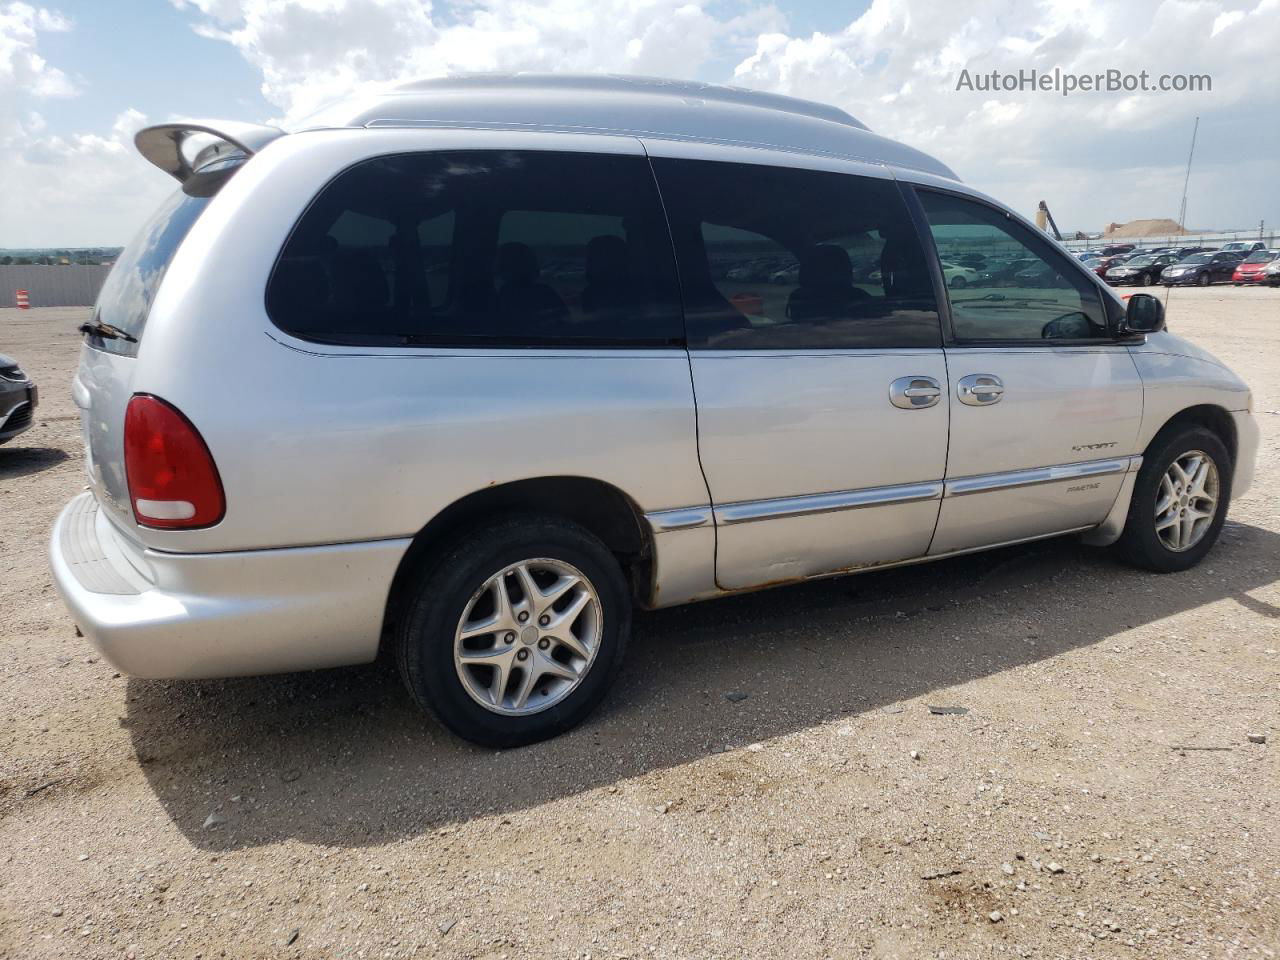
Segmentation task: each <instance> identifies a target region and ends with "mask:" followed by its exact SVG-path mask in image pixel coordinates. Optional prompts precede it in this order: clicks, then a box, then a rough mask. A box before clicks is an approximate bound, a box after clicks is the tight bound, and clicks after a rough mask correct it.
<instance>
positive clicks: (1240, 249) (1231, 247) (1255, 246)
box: [1218, 240, 1267, 254]
mask: <svg viewBox="0 0 1280 960" xmlns="http://www.w3.org/2000/svg"><path fill="white" fill-rule="evenodd" d="M1266 247H1267V245H1266V244H1265V243H1263V242H1262V241H1261V240H1253V241H1249V240H1233V241H1231V242H1230V243H1224V244H1223V245H1222V246H1220V247H1219V248H1218V250H1219V251H1220V252H1222V253H1242V254H1250V253H1253V251H1255V250H1265V249H1266Z"/></svg>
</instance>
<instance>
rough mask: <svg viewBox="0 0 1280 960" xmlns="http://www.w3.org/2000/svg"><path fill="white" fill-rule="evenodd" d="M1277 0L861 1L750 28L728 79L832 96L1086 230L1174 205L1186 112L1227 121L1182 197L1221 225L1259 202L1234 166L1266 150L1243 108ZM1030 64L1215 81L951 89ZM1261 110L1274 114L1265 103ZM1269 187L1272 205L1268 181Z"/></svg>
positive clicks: (964, 173)
mask: <svg viewBox="0 0 1280 960" xmlns="http://www.w3.org/2000/svg"><path fill="white" fill-rule="evenodd" d="M1278 11H1280V3H1277V0H1262V2H1256V0H1255V2H1248V0H1221V2H1218V0H1133V2H1129V3H1126V4H1123V5H1121V4H1113V3H1103V2H1100V0H1045V2H1042V3H1027V2H1025V0H993V2H990V0H989V2H987V3H985V4H984V5H983V8H982V11H981V14H980V15H978V14H975V13H974V12H972V8H971V7H969V6H968V5H964V4H955V3H948V2H936V0H874V2H873V3H872V5H871V7H870V8H869V9H868V10H867V11H866V12H865V13H864V14H863V15H862V16H861V17H859V18H858V19H856V20H854V21H853V22H852V23H850V24H849V25H848V27H846V28H845V29H844V30H842V31H840V32H839V33H836V34H831V35H825V34H814V35H813V36H811V37H791V36H781V35H776V34H774V35H767V36H762V37H760V38H759V40H758V42H757V47H756V50H755V53H754V54H753V55H752V56H750V57H748V58H745V59H744V60H743V61H742V62H741V63H740V64H739V65H738V67H737V69H736V70H735V73H734V81H735V82H737V83H740V84H743V85H745V86H751V87H756V88H759V89H765V90H772V91H777V92H782V93H789V94H793V95H795V96H800V97H806V98H810V99H815V100H823V101H826V102H830V103H835V104H838V105H840V106H842V107H845V108H846V109H848V110H849V111H850V112H851V113H852V114H853V115H854V116H856V117H858V118H859V119H860V120H862V121H863V122H864V123H867V124H868V125H869V126H870V127H871V128H872V129H873V130H877V131H879V132H883V133H885V134H887V135H889V136H892V137H894V138H897V139H902V140H905V141H906V142H908V143H911V144H912V145H914V146H917V147H920V148H921V149H923V150H925V151H927V152H931V153H935V154H936V155H938V156H939V157H940V158H942V159H943V160H945V161H946V162H947V163H948V164H949V165H950V166H952V168H953V169H955V170H957V172H958V173H959V174H960V175H961V177H963V178H964V179H966V180H967V181H969V182H971V183H974V184H975V185H976V186H979V187H980V188H982V189H985V190H988V191H989V192H992V193H995V194H997V195H999V196H1001V197H1002V199H1005V200H1007V201H1009V202H1011V203H1013V204H1015V205H1016V206H1018V207H1019V208H1020V209H1021V210H1022V211H1023V212H1029V211H1031V210H1034V208H1035V204H1036V202H1037V201H1038V200H1040V199H1047V200H1048V201H1049V203H1050V205H1051V207H1053V208H1054V209H1055V210H1056V211H1057V212H1058V219H1059V222H1067V223H1070V224H1071V225H1073V226H1077V225H1078V226H1080V227H1088V228H1093V229H1098V228H1100V227H1101V226H1102V222H1103V220H1104V219H1121V220H1123V219H1128V218H1131V217H1138V216H1170V215H1173V216H1176V214H1177V202H1178V197H1179V195H1180V193H1181V176H1180V170H1181V166H1182V164H1183V163H1184V162H1185V156H1186V154H1185V150H1186V144H1187V141H1189V139H1190V135H1191V126H1192V118H1193V117H1195V116H1197V115H1199V116H1202V117H1203V118H1204V122H1202V126H1201V132H1202V135H1203V134H1204V133H1205V131H1206V129H1207V128H1209V129H1211V128H1213V127H1215V126H1217V127H1219V128H1221V127H1223V126H1227V125H1228V124H1230V125H1231V127H1232V129H1233V131H1234V134H1235V136H1234V137H1233V138H1232V140H1233V141H1234V142H1230V141H1228V140H1227V139H1226V138H1225V137H1224V138H1216V137H1210V138H1209V139H1208V140H1205V139H1202V140H1201V144H1200V146H1199V147H1198V154H1199V160H1198V162H1199V163H1204V162H1209V161H1212V160H1213V159H1214V156H1215V155H1216V159H1217V160H1218V161H1220V162H1221V163H1222V169H1221V170H1220V171H1219V173H1218V174H1217V176H1216V178H1215V180H1213V181H1212V182H1206V180H1204V179H1203V178H1201V179H1197V180H1193V184H1194V186H1195V188H1196V189H1197V190H1199V191H1200V199H1199V201H1198V202H1197V203H1195V204H1192V205H1191V208H1190V213H1191V214H1193V215H1195V216H1194V217H1193V222H1199V223H1202V224H1204V225H1210V224H1214V225H1222V226H1227V225H1230V223H1232V222H1235V223H1240V222H1241V219H1242V218H1243V219H1244V220H1245V221H1246V222H1247V220H1248V217H1249V216H1250V215H1252V214H1246V213H1245V211H1246V210H1248V211H1252V210H1255V209H1256V207H1257V201H1258V199H1259V195H1258V194H1257V193H1255V194H1253V196H1252V197H1250V196H1248V195H1247V192H1246V191H1242V190H1241V189H1240V181H1239V180H1236V179H1234V177H1233V174H1232V171H1233V170H1234V176H1242V175H1243V172H1244V169H1245V165H1246V164H1247V163H1248V162H1249V161H1251V160H1253V159H1262V157H1263V156H1264V153H1263V147H1262V146H1261V145H1260V144H1259V143H1258V142H1257V141H1256V140H1255V139H1252V138H1251V136H1250V132H1251V130H1252V129H1253V125H1251V124H1249V123H1248V122H1247V121H1246V120H1244V119H1243V117H1244V113H1245V110H1246V109H1247V110H1249V111H1251V112H1256V111H1257V109H1258V107H1259V101H1258V97H1259V95H1261V94H1263V91H1264V89H1265V87H1266V85H1265V82H1264V81H1263V79H1262V78H1265V77H1267V76H1270V74H1271V72H1272V70H1273V69H1274V63H1275V50H1276V47H1277V42H1278V41H1280V20H1278V19H1277V17H1276V16H1275V14H1276V13H1277V12H1278ZM1137 25H1141V26H1140V28H1139V27H1138V26H1137ZM1033 68H1034V69H1038V70H1040V71H1052V70H1053V69H1054V68H1059V69H1061V70H1062V71H1065V72H1072V73H1077V74H1091V75H1092V74H1098V73H1105V72H1106V71H1107V70H1112V69H1115V70H1119V71H1123V72H1135V73H1136V72H1137V71H1141V70H1147V71H1149V72H1150V73H1151V75H1152V80H1153V81H1154V80H1155V79H1156V78H1158V77H1159V76H1160V75H1161V74H1188V73H1195V74H1210V75H1211V76H1212V92H1211V93H1204V94H1193V93H1159V94H1157V93H1147V94H1139V93H1133V94H1125V93H1096V94H1083V93H1076V94H1073V95H1071V96H1070V97H1065V98H1064V97H1062V96H1061V95H1058V94H1053V93H1044V92H1014V93H1006V92H998V93H990V92H980V91H974V92H969V91H957V90H956V85H957V79H958V77H959V75H960V71H961V70H962V69H968V70H969V71H970V72H971V73H972V74H978V73H990V71H992V70H1000V71H1001V72H1004V73H1015V72H1017V71H1018V70H1021V69H1027V70H1030V69H1033ZM1246 105H1247V106H1246ZM1262 109H1263V111H1264V112H1265V113H1267V114H1268V115H1269V116H1270V117H1272V118H1275V117H1278V116H1280V108H1277V107H1276V105H1275V104H1274V102H1272V103H1270V104H1267V105H1264V106H1263V107H1262ZM1233 112H1234V113H1236V114H1238V115H1233ZM1273 126H1274V124H1273ZM1246 138H1249V139H1246ZM1121 184H1123V187H1121ZM1269 189H1270V206H1271V207H1272V210H1273V212H1275V213H1280V209H1277V207H1280V188H1277V187H1276V186H1275V185H1274V181H1273V182H1272V186H1271V187H1270V188H1269ZM1265 190H1266V188H1264V194H1265ZM1205 191H1209V193H1206V192H1205ZM1197 210H1198V211H1199V212H1198V214H1197ZM1214 211H1222V212H1221V213H1215V212H1214ZM1224 220H1225V221H1226V222H1225V223H1224V222H1223V221H1224ZM1255 222H1256V219H1255Z"/></svg>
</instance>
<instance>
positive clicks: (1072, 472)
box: [645, 456, 1142, 533]
mask: <svg viewBox="0 0 1280 960" xmlns="http://www.w3.org/2000/svg"><path fill="white" fill-rule="evenodd" d="M1141 465H1142V457H1141V456H1132V457H1115V458H1113V459H1110V460H1087V461H1084V462H1082V463H1063V464H1056V465H1054V466H1049V467H1035V468H1033V469H1030V470H1010V471H1008V472H1006V473H984V474H979V475H978V476H973V477H958V478H957V479H955V480H945V481H944V480H931V481H928V482H926V483H906V484H900V485H898V486H889V487H864V488H862V489H860V490H837V491H835V492H833V493H814V494H808V495H806V496H800V497H778V498H776V499H772V500H743V501H741V502H738V503H726V504H723V505H721V506H716V507H710V506H699V507H677V508H675V509H672V510H657V511H654V512H653V513H646V514H645V520H647V521H648V523H649V526H650V527H651V528H652V530H653V532H654V533H665V532H667V531H669V530H692V529H694V528H695V527H703V526H706V525H707V524H709V523H711V522H712V520H714V521H715V523H716V524H718V525H720V524H723V525H725V526H728V525H730V524H734V523H752V522H754V521H756V520H777V519H780V518H782V517H806V516H811V515H813V514H818V513H835V512H837V511H840V510H857V509H859V508H861V507H882V506H888V505H890V504H895V503H914V502H917V501H921V500H940V499H943V498H944V497H964V496H969V495H970V494H975V493H987V492H988V491H991V490H1007V489H1011V488H1014V487H1030V486H1036V485H1038V484H1043V483H1057V482H1059V481H1062V480H1075V479H1078V478H1081V477H1102V476H1107V475H1109V474H1115V473H1132V472H1134V471H1136V470H1137V469H1138V467H1140V466H1141Z"/></svg>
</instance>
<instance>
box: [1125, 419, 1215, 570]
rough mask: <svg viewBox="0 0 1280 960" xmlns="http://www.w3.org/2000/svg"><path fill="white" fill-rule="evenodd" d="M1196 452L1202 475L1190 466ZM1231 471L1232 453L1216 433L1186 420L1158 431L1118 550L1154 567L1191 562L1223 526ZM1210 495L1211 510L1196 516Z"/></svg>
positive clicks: (1141, 471) (1201, 556)
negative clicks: (1204, 468) (1160, 433)
mask: <svg viewBox="0 0 1280 960" xmlns="http://www.w3.org/2000/svg"><path fill="white" fill-rule="evenodd" d="M1197 456H1198V457H1199V458H1200V459H1201V460H1202V461H1203V460H1207V461H1208V464H1209V468H1208V470H1207V471H1206V473H1205V475H1204V477H1203V478H1199V477H1198V476H1197V474H1196V468H1192V465H1193V464H1195V463H1196V461H1197ZM1175 465H1177V467H1176V468H1175ZM1231 477H1232V463H1231V456H1230V454H1228V453H1227V448H1226V447H1225V446H1224V445H1223V443H1222V441H1221V440H1220V439H1219V438H1218V436H1217V434H1215V433H1212V432H1211V431H1209V430H1207V429H1205V428H1204V427H1199V426H1185V427H1180V428H1174V429H1173V430H1171V431H1169V434H1168V435H1167V436H1164V437H1160V436H1157V437H1156V439H1155V440H1154V441H1153V442H1152V445H1151V446H1150V447H1149V448H1148V449H1147V453H1146V454H1145V455H1144V456H1143V461H1142V467H1141V468H1140V469H1139V470H1138V478H1137V480H1136V481H1135V482H1134V485H1133V499H1132V500H1131V501H1130V502H1129V516H1128V519H1127V520H1126V521H1125V526H1124V532H1123V533H1122V534H1121V535H1120V540H1119V541H1118V542H1117V544H1116V548H1117V550H1118V551H1119V553H1120V555H1121V556H1122V557H1123V558H1124V559H1125V560H1127V561H1128V562H1129V563H1132V564H1133V565H1134V566H1138V567H1142V568H1144V569H1147V570H1154V571H1156V572H1157V573H1175V572H1177V571H1180V570H1189V569H1190V568H1191V567H1194V566H1195V565H1196V564H1197V563H1199V562H1200V561H1201V560H1202V559H1204V556H1205V554H1207V553H1208V552H1209V551H1210V550H1211V549H1212V548H1213V545H1214V543H1216V542H1217V539H1218V534H1219V533H1221V531H1222V524H1223V523H1224V522H1225V521H1226V518H1227V508H1228V506H1229V505H1230V502H1231ZM1197 484H1198V486H1197ZM1201 494H1203V495H1201ZM1210 498H1212V504H1211V508H1212V514H1211V515H1210V516H1208V517H1204V518H1203V519H1197V515H1198V514H1203V513H1205V512H1207V511H1208V510H1209V509H1210ZM1162 526H1163V528H1162Z"/></svg>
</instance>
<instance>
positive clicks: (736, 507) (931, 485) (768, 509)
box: [715, 480, 943, 524]
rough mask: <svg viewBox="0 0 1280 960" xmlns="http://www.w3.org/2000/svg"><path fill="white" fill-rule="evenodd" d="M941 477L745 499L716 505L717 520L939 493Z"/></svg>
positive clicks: (759, 517) (881, 502) (800, 512)
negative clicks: (799, 495)
mask: <svg viewBox="0 0 1280 960" xmlns="http://www.w3.org/2000/svg"><path fill="white" fill-rule="evenodd" d="M942 489H943V485H942V481H941V480H936V481H930V482H928V483H908V484H903V485H901V486H894V487H867V488H864V489H862V490H838V491H836V492H835V493H816V494H811V495H809V496H804V497H780V498H778V499H776V500H746V501H743V502H741V503H727V504H725V505H724V506H719V507H716V508H715V518H716V523H723V524H731V523H750V522H751V521H754V520H774V519H777V518H779V517H805V516H809V515H811V514H815V513H834V512H835V511H837V510H856V509H858V508H859V507H881V506H886V505H888V504H893V503H911V502H913V501H916V500H937V499H940V498H941V497H942Z"/></svg>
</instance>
